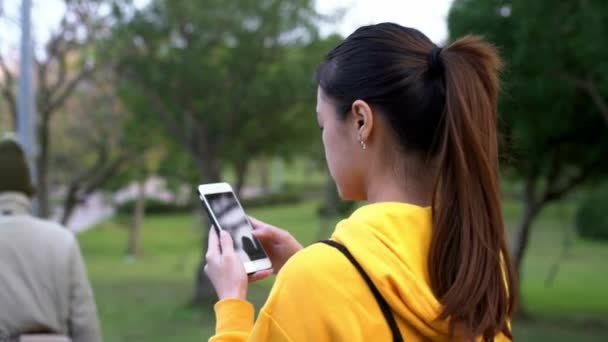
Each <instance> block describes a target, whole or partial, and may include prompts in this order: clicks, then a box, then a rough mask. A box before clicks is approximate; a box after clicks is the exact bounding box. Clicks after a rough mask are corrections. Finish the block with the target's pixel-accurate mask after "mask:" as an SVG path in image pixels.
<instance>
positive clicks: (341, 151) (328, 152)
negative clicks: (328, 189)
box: [322, 131, 352, 194]
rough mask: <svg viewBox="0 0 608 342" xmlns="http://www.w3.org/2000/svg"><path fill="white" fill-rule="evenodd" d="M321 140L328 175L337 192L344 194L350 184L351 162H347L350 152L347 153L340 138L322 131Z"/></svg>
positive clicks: (346, 148)
mask: <svg viewBox="0 0 608 342" xmlns="http://www.w3.org/2000/svg"><path fill="white" fill-rule="evenodd" d="M322 139H323V146H324V149H325V159H326V161H327V167H328V168H329V173H330V174H331V177H332V178H333V180H334V182H335V183H336V186H337V188H338V191H339V192H340V193H341V194H344V192H345V191H346V192H348V191H347V189H348V188H350V186H349V184H350V183H352V180H351V179H350V178H351V176H352V173H351V172H350V171H351V167H352V165H349V164H350V162H351V161H350V160H349V153H351V151H348V147H347V146H346V144H345V142H344V141H342V140H341V139H340V137H337V135H336V134H331V133H330V132H325V131H324V132H323V138H322Z"/></svg>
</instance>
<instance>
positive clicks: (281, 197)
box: [241, 192, 303, 210]
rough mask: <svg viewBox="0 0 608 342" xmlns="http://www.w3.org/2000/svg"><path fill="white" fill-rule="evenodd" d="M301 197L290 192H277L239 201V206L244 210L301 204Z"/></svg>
mask: <svg viewBox="0 0 608 342" xmlns="http://www.w3.org/2000/svg"><path fill="white" fill-rule="evenodd" d="M302 200H303V196H302V195H300V194H297V193H292V192H277V193H271V194H267V195H261V196H256V197H252V198H247V199H241V204H242V205H243V207H244V208H245V210H249V209H252V208H259V207H271V206H277V205H285V204H296V203H299V202H302Z"/></svg>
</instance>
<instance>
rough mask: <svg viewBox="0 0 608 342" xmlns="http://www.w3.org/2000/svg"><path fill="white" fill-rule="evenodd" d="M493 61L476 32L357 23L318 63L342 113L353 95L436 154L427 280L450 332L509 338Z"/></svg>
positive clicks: (510, 295)
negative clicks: (432, 34)
mask: <svg viewBox="0 0 608 342" xmlns="http://www.w3.org/2000/svg"><path fill="white" fill-rule="evenodd" d="M501 66H502V63H501V61H500V58H499V57H498V54H497V52H496V49H495V48H494V47H493V46H492V45H490V44H489V43H487V42H485V41H484V40H483V39H481V38H479V37H475V36H467V37H464V38H462V39H459V40H457V41H455V42H454V43H452V44H451V45H449V46H448V47H446V48H444V49H441V48H439V47H438V46H436V45H435V44H433V43H432V42H431V41H430V40H429V39H428V38H427V37H426V36H425V35H424V34H422V33H421V32H420V31H418V30H415V29H412V28H407V27H403V26H400V25H397V24H391V23H383V24H378V25H371V26H365V27H362V28H359V29H358V30H357V31H355V32H354V33H353V34H352V35H350V36H349V37H348V38H346V39H345V40H344V41H343V42H342V43H341V44H340V45H339V46H338V47H336V48H335V49H334V50H332V51H331V52H330V53H329V54H328V55H327V58H326V61H325V62H324V63H323V64H321V66H320V67H319V68H318V70H317V79H318V82H319V86H320V87H321V88H322V89H323V91H324V92H325V94H327V95H328V96H329V97H330V98H331V99H332V100H333V101H334V103H335V105H336V109H337V111H338V114H339V115H340V116H341V118H346V117H347V116H348V115H349V112H350V108H351V105H352V103H353V102H354V101H355V100H357V99H361V100H364V101H366V102H368V103H369V104H370V105H371V106H373V107H374V108H376V109H377V110H378V112H379V113H381V114H382V115H384V116H385V118H386V119H387V120H388V122H389V123H390V126H391V127H392V128H393V131H394V132H395V135H396V137H397V138H398V141H399V143H400V145H401V147H402V148H403V150H404V151H406V152H408V151H409V152H418V153H422V154H423V155H426V156H427V157H428V158H432V159H433V160H435V161H437V163H438V165H439V166H438V170H437V176H436V183H435V191H434V196H433V204H432V210H433V235H432V241H431V250H430V255H429V263H428V268H429V273H430V278H431V287H432V289H433V291H434V293H435V295H436V297H437V298H438V299H439V301H440V302H441V304H442V305H443V311H442V312H441V313H440V315H439V317H438V319H449V321H450V333H451V334H453V333H454V332H456V334H457V335H459V336H461V337H464V338H466V339H471V340H472V339H474V338H476V337H478V336H481V337H483V339H484V340H491V339H492V338H493V337H494V336H495V335H496V334H498V333H500V332H502V333H504V334H505V335H506V336H508V337H510V338H512V335H511V331H510V328H509V319H510V317H511V315H512V314H513V310H514V307H515V299H516V283H517V282H516V279H515V273H514V271H513V267H512V264H511V258H510V255H509V251H508V248H507V244H506V241H505V233H504V224H503V219H502V214H501V202H500V189H499V174H498V142H497V140H498V139H497V98H498V89H499V82H498V71H499V70H500V68H501Z"/></svg>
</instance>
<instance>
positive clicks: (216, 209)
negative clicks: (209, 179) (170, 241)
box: [204, 192, 267, 263]
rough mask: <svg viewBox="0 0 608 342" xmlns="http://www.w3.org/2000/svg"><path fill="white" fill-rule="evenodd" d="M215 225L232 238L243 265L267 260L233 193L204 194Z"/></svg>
mask: <svg viewBox="0 0 608 342" xmlns="http://www.w3.org/2000/svg"><path fill="white" fill-rule="evenodd" d="M204 196H205V199H206V200H207V203H209V206H210V207H211V211H212V212H213V215H214V216H215V220H216V224H217V225H219V226H220V229H223V230H225V231H226V232H228V233H229V234H230V236H231V237H232V241H233V242H234V250H235V252H236V253H237V254H238V255H239V256H240V258H241V260H242V261H243V263H247V262H250V261H256V260H260V259H265V258H267V256H266V253H264V249H263V248H262V246H261V245H260V243H259V242H258V241H257V239H255V238H254V237H253V235H252V233H251V231H252V228H251V225H250V223H249V220H248V219H247V216H246V215H245V212H244V211H243V209H242V208H241V206H240V205H239V203H238V201H237V200H236V197H235V196H234V193H232V192H224V193H214V194H205V195H204Z"/></svg>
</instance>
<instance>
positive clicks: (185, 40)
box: [113, 0, 319, 301]
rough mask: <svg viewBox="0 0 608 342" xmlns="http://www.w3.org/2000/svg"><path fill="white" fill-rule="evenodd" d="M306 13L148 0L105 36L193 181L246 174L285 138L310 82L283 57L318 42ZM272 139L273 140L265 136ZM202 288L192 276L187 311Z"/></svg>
mask: <svg viewBox="0 0 608 342" xmlns="http://www.w3.org/2000/svg"><path fill="white" fill-rule="evenodd" d="M313 5H314V3H313V1H310V0H266V1H237V0H228V1H226V0H223V1H219V0H216V1H206V2H205V3H200V2H185V1H168V0H156V1H152V2H151V3H150V4H149V5H148V6H147V7H146V8H144V9H143V10H142V11H140V12H138V13H136V14H135V15H134V16H133V18H132V19H131V20H130V21H129V23H128V24H127V25H124V26H122V27H119V28H117V29H116V30H115V32H114V44H115V45H114V47H113V53H115V55H116V57H117V59H116V60H117V70H118V72H119V74H120V75H122V76H123V78H124V79H125V81H126V82H128V83H129V88H130V89H131V90H130V91H131V93H132V94H135V95H136V96H140V97H142V98H145V101H146V102H147V103H148V106H149V110H148V111H147V113H149V116H150V118H152V116H153V115H157V118H159V119H160V120H161V122H163V124H164V125H165V126H166V127H167V128H168V131H169V132H170V134H171V136H173V137H175V139H176V140H177V141H178V142H179V143H180V144H181V145H182V146H183V147H184V148H185V149H186V150H187V151H188V153H189V155H190V156H191V157H192V160H193V161H194V163H195V165H196V168H197V170H198V175H199V179H202V180H203V181H205V182H215V181H219V180H220V179H221V170H222V167H223V166H224V165H225V164H226V163H232V164H233V165H236V168H237V169H239V170H246V165H247V163H248V161H249V160H251V157H255V156H258V155H260V154H264V153H268V151H269V147H268V146H274V145H280V144H282V143H283V142H284V141H286V140H287V139H285V138H288V135H287V134H289V133H290V132H291V133H293V132H294V131H293V130H291V129H289V128H288V127H291V126H281V124H282V123H284V122H285V121H284V118H285V117H289V115H290V113H296V112H297V113H298V114H301V113H302V111H296V109H295V108H296V107H297V106H298V105H300V104H301V100H302V98H301V97H300V96H299V93H300V91H299V89H304V90H302V91H301V92H302V93H304V92H307V91H308V89H307V88H310V84H311V77H309V78H307V79H306V81H303V78H301V76H302V74H303V71H302V70H303V69H302V68H301V67H300V66H298V65H297V64H293V63H291V64H290V61H291V60H290V58H291V57H290V56H291V54H293V53H294V50H297V49H298V48H299V47H302V46H308V45H309V44H311V42H314V41H316V40H317V39H318V33H317V30H316V21H317V20H318V19H319V16H318V15H317V13H316V12H315V10H314V6H313ZM298 58H299V60H302V58H303V57H298ZM284 63H285V64H284ZM285 65H289V66H290V67H291V68H289V69H287V70H286V69H284V66H285ZM311 71H312V70H311ZM309 75H310V74H309ZM288 90H289V91H291V93H288V92H287V91H288ZM313 94H314V93H313ZM306 98H308V94H306ZM273 104H274V105H275V107H273ZM311 107H312V106H311ZM311 112H312V110H311ZM294 116H295V117H296V118H299V117H301V115H294ZM294 116H292V118H293V117H294ZM279 120H281V121H279ZM281 131H282V135H281V138H282V139H281V140H280V139H279V138H278V137H277V135H275V134H274V132H281ZM270 132H273V133H272V134H271V133H270ZM256 133H257V134H256ZM273 148H274V147H273ZM241 173H243V172H241ZM201 270H202V263H201V267H199V269H198V273H199V274H201ZM203 278H204V277H202V275H200V276H197V291H196V293H197V295H196V298H195V301H201V300H204V299H205V298H204V297H206V296H208V294H209V293H210V291H208V290H205V289H204V288H203V287H204V285H203Z"/></svg>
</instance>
